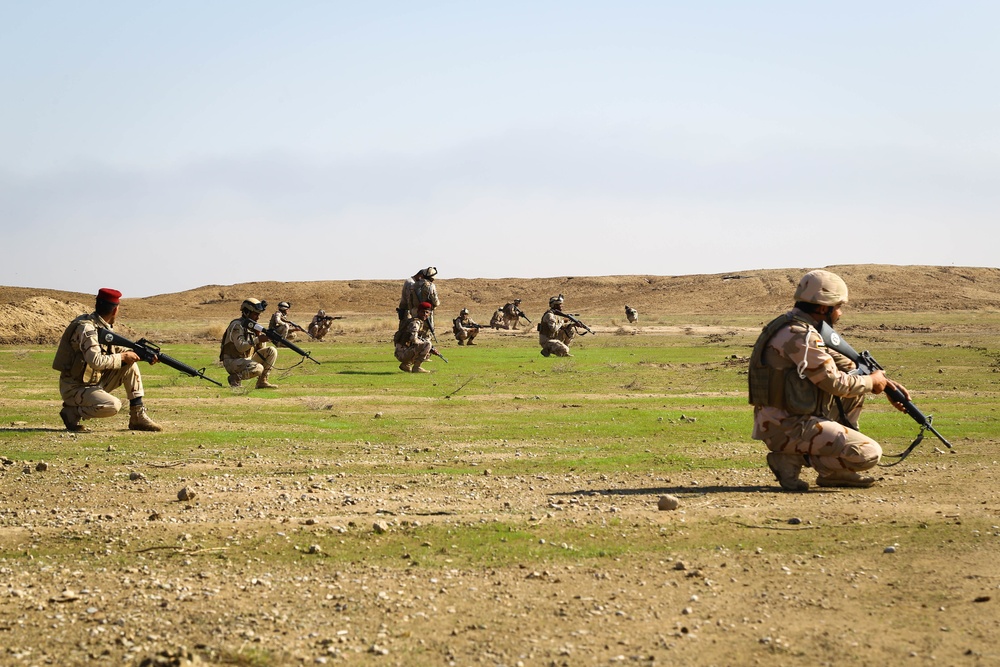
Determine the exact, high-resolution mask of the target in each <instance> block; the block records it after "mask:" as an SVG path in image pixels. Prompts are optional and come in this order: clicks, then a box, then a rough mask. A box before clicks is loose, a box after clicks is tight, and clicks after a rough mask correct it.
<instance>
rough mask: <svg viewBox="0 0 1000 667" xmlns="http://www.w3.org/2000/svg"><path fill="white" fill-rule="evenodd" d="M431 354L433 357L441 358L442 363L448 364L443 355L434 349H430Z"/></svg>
mask: <svg viewBox="0 0 1000 667" xmlns="http://www.w3.org/2000/svg"><path fill="white" fill-rule="evenodd" d="M431 354H433V355H434V356H435V357H441V361H443V362H444V363H448V360H447V359H445V358H444V355H443V354H441V353H440V352H438V351H437V348H436V347H432V348H431Z"/></svg>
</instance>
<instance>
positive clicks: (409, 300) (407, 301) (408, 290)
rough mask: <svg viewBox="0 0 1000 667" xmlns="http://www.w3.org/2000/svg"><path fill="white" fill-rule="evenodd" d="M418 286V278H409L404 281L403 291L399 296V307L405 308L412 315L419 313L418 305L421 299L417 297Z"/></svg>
mask: <svg viewBox="0 0 1000 667" xmlns="http://www.w3.org/2000/svg"><path fill="white" fill-rule="evenodd" d="M416 286H417V280H416V278H413V277H410V278H407V279H406V280H405V281H403V292H402V294H400V296H399V309H400V310H405V311H406V312H408V313H410V315H416V314H417V306H418V305H419V304H420V300H419V299H417V292H416Z"/></svg>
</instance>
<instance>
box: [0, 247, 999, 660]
mask: <svg viewBox="0 0 1000 667" xmlns="http://www.w3.org/2000/svg"><path fill="white" fill-rule="evenodd" d="M836 270H837V271H838V272H840V273H841V274H842V275H844V276H845V278H846V279H847V282H848V283H849V284H850V285H851V286H852V308H854V309H857V310H859V311H861V312H865V311H869V312H871V311H878V310H904V311H914V312H917V311H919V312H927V311H938V312H944V311H949V310H953V309H963V310H976V309H981V310H995V309H996V308H998V307H1000V271H998V270H997V269H980V268H954V267H885V266H860V267H837V268H836ZM801 273H802V270H799V269H790V270H787V271H750V272H741V273H740V274H734V275H715V276H683V277H637V276H625V277H610V278H561V279H547V280H539V281H531V280H521V279H512V280H510V281H499V280H497V281H493V280H489V281H487V280H462V279H453V280H441V281H439V291H440V292H441V295H442V299H443V300H444V301H445V302H446V303H448V304H456V308H455V309H456V311H457V309H458V308H459V307H461V305H465V304H475V307H473V306H472V305H470V306H469V307H470V308H471V309H473V312H474V315H475V316H476V317H477V319H479V320H480V321H483V320H486V321H488V314H489V312H490V311H491V310H492V309H493V308H495V307H496V306H497V305H501V304H502V303H504V302H506V301H508V300H511V299H513V298H514V297H519V298H521V299H522V300H523V303H522V306H523V307H524V308H525V310H526V312H528V313H529V314H532V315H534V314H535V313H536V312H537V313H540V312H541V311H542V310H544V308H545V302H546V301H547V298H548V296H549V295H551V294H555V293H560V292H561V293H563V294H565V295H566V296H567V301H568V303H569V304H570V305H569V309H571V310H572V311H574V312H581V313H584V314H588V315H589V317H591V318H592V319H594V320H595V321H600V322H602V323H606V324H607V325H608V326H613V324H612V320H611V318H617V317H620V316H619V315H618V312H620V311H621V310H622V309H623V306H624V304H625V303H628V304H629V305H632V306H634V307H636V308H638V309H639V311H640V317H643V314H644V313H655V314H657V316H660V315H662V316H667V317H671V316H676V315H679V314H699V315H714V314H718V316H719V318H720V320H721V321H725V318H726V315H727V314H750V313H757V312H761V311H763V312H773V311H776V310H780V309H781V308H783V307H784V306H785V305H787V303H788V300H789V296H790V293H791V291H792V290H793V289H794V283H795V281H796V280H797V279H798V276H799V275H800V274H801ZM399 282H401V281H385V282H378V281H372V282H350V281H349V282H323V283H288V284H278V283H269V284H254V285H238V286H225V287H218V286H210V287H204V288H200V289H198V290H192V291H190V292H184V293H181V294H174V295H161V296H156V297H150V298H146V299H135V300H127V301H126V302H125V306H124V307H123V311H124V312H127V313H128V316H129V322H130V324H131V325H133V326H135V328H137V329H139V330H142V327H143V322H145V321H150V322H153V321H155V322H160V321H163V320H166V319H169V318H170V317H177V318H188V319H190V318H192V317H194V318H197V317H202V316H204V317H205V318H206V320H212V319H220V318H222V319H224V318H228V317H230V316H232V315H233V314H234V313H235V312H236V311H237V310H238V306H239V302H240V301H241V300H242V298H244V296H247V295H259V296H262V297H264V298H267V299H268V300H269V301H271V300H273V301H274V302H277V301H278V300H280V299H286V300H290V301H292V302H293V307H294V308H293V315H294V314H295V313H296V312H298V313H309V314H311V313H312V312H314V311H315V309H316V308H318V307H325V308H326V309H327V310H328V312H333V313H337V314H343V313H347V314H352V315H375V314H379V315H381V314H384V313H385V312H386V311H388V312H389V313H390V314H391V312H392V309H393V308H394V306H395V300H396V299H398V289H399ZM855 286H856V287H855ZM901 286H905V289H903V288H901ZM95 287H99V286H95ZM91 299H92V297H89V296H88V295H86V294H78V293H59V292H47V291H45V290H26V289H24V288H0V329H2V330H4V331H7V332H8V333H7V334H6V336H7V338H5V339H4V340H3V341H2V342H4V343H7V344H11V343H14V344H42V343H48V342H54V341H55V339H57V338H58V335H59V333H61V330H62V328H63V327H64V326H65V324H66V322H67V321H68V320H69V319H71V318H72V317H73V316H75V315H76V314H79V313H81V312H85V311H88V310H90V308H89V307H87V306H83V305H82V304H90V302H91ZM4 304H6V305H4ZM460 304H461V305H460ZM479 312H481V313H482V315H480V314H479ZM302 319H307V318H306V317H305V315H303V316H302ZM640 321H642V320H640ZM137 323H138V324H137ZM669 326H682V325H674V324H671V325H669ZM659 328H661V329H663V330H667V329H668V328H669V327H668V325H659ZM653 330H659V329H658V328H657V327H655V326H651V328H650V329H649V331H653ZM11 332H13V333H11ZM161 403H164V402H161ZM168 407H169V406H168ZM17 428H19V426H18V425H16V424H4V425H0V442H3V441H7V440H9V439H10V438H12V437H15V435H14V433H13V431H15V430H16V429H17ZM133 435H135V436H136V437H141V435H139V434H129V433H127V432H126V433H125V435H124V436H122V437H130V436H133ZM51 436H52V438H76V437H80V438H85V437H92V436H88V435H81V436H74V435H71V434H67V433H65V432H63V431H61V430H57V429H52V433H51ZM725 446H731V447H749V445H748V444H747V443H746V442H745V441H742V442H733V443H725ZM108 447H110V445H109V446H107V447H105V445H104V444H103V443H101V445H100V448H99V449H95V451H94V455H93V456H91V457H88V458H87V460H68V461H63V462H60V464H59V465H54V466H51V467H49V468H48V469H45V470H38V469H36V468H35V467H33V464H30V465H29V464H28V463H26V462H21V461H17V462H15V461H12V460H10V459H7V458H3V460H2V464H3V465H2V467H0V470H2V472H0V531H2V533H0V534H2V536H3V545H4V546H5V547H7V548H14V549H16V550H17V551H30V552H34V551H36V550H38V548H39V546H40V545H43V546H44V547H45V548H50V549H55V550H56V551H57V553H55V554H53V555H52V556H51V557H46V556H45V555H44V554H39V555H38V556H37V557H33V558H32V559H31V560H29V561H28V562H27V563H25V561H24V560H23V559H10V560H8V559H2V558H0V665H18V666H22V665H25V666H27V665H84V664H88V665H89V664H93V665H105V664H127V665H128V664H133V665H188V664H205V663H213V664H219V663H221V664H239V665H286V664H287V665H300V664H309V665H311V664H347V665H350V664H365V665H503V666H514V665H545V666H549V665H557V666H574V665H666V664H678V665H720V666H722V665H768V666H772V665H886V664H904V665H977V666H978V665H998V664H1000V642H998V641H997V639H996V637H997V635H998V631H1000V611H998V610H997V604H998V603H1000V558H998V556H1000V497H998V491H997V485H996V482H995V480H996V477H997V472H998V470H997V465H998V464H997V461H996V460H994V457H995V452H994V451H993V450H992V443H978V444H976V443H972V444H969V445H966V446H965V447H964V448H963V451H962V454H961V457H962V458H959V456H958V455H953V454H947V453H945V452H942V451H940V450H939V449H937V448H935V447H934V445H933V444H932V445H926V444H925V445H924V449H923V450H922V451H921V455H920V456H919V457H913V458H911V460H909V461H908V462H907V464H906V465H905V466H900V467H899V468H891V469H884V470H882V471H881V475H882V479H881V481H880V483H879V484H877V485H876V486H875V487H873V488H871V489H864V490H849V491H845V490H836V489H814V490H812V491H811V492H810V493H807V494H787V493H783V492H781V491H780V490H779V489H778V487H777V486H776V485H775V484H774V481H773V479H772V478H771V476H770V474H769V473H768V472H767V471H766V469H764V468H759V469H731V470H706V471H697V470H694V471H689V472H683V473H676V474H673V473H672V474H670V475H666V474H663V473H661V472H658V471H655V470H651V471H642V472H632V471H620V472H617V473H614V474H578V473H575V472H573V471H568V472H567V473H566V474H559V475H531V476H520V475H519V476H499V475H492V474H489V471H488V469H485V468H484V474H483V475H481V476H476V477H472V478H470V477H469V476H454V475H423V476H421V477H420V479H419V480H418V479H415V478H414V477H412V476H408V475H405V474H400V475H374V474H373V475H365V474H359V475H356V474H352V475H349V476H345V475H342V474H338V473H336V472H335V471H336V464H337V462H336V461H312V462H309V467H312V468H314V469H329V470H331V471H333V472H330V473H328V474H316V473H309V472H305V471H304V470H302V469H297V468H295V467H294V466H289V465H288V462H285V461H273V460H267V459H259V458H258V459H247V460H245V461H244V460H241V461H238V462H237V461H233V460H223V461H212V460H209V459H207V458H206V459H191V460H186V461H183V462H178V464H177V465H176V466H171V467H169V468H158V467H156V466H153V465H148V464H143V463H142V461H141V458H139V459H138V460H137V461H136V462H135V464H134V465H129V466H125V467H122V466H112V465H109V464H107V463H106V461H105V458H104V457H102V456H101V452H102V451H106V450H107V448H108ZM455 453H456V454H457V452H455ZM512 455H513V454H512ZM447 456H448V452H444V453H442V458H445V459H447ZM963 459H964V460H965V461H972V462H971V463H970V462H963ZM303 467H305V466H303ZM237 468H239V470H238V471H237ZM276 471H281V474H277V472H276ZM237 472H238V473H239V474H238V475H237V474H235V473H237ZM230 473H232V474H230ZM181 485H184V486H185V487H186V488H189V489H190V490H191V491H193V492H194V494H195V495H194V497H193V498H192V499H190V500H188V501H180V500H173V498H175V497H176V495H177V492H178V488H179V486H181ZM665 494H669V495H673V496H675V497H677V498H678V499H679V501H680V506H679V507H678V508H677V509H676V510H673V511H660V510H658V509H657V502H658V499H659V498H660V497H661V496H663V495H665ZM493 524H503V525H511V526H515V527H517V529H518V530H519V531H522V532H524V533H527V534H530V535H531V536H532V540H534V541H535V542H536V543H537V545H538V547H537V548H540V549H550V550H551V551H552V552H553V554H555V555H554V556H553V557H552V558H551V559H549V558H536V559H534V560H531V561H529V562H527V563H525V564H519V565H515V566H511V565H503V566H497V567H489V566H485V567H484V566H478V567H470V566H467V565H465V564H464V562H463V559H462V557H461V554H460V553H456V552H455V550H454V547H453V546H452V545H451V544H449V543H448V541H447V539H446V535H447V531H446V530H444V531H442V530H436V531H430V529H432V528H433V529H438V528H443V529H447V528H448V527H450V526H453V527H456V528H462V529H469V528H471V527H476V526H490V525H493ZM609 526H611V527H613V528H614V530H615V531H618V532H619V534H620V536H621V540H622V542H623V543H626V544H629V543H631V544H636V543H643V544H646V543H649V542H653V543H655V544H656V545H657V548H656V549H655V550H654V551H653V553H655V554H656V555H655V556H653V557H650V555H649V553H650V550H647V549H643V550H639V549H637V550H636V551H635V553H632V552H630V551H628V550H626V551H625V552H624V553H623V554H622V555H621V556H620V557H617V558H616V559H615V560H613V561H612V560H610V559H575V558H573V557H572V552H573V551H574V549H576V548H578V547H577V545H575V544H573V543H572V542H571V541H568V540H567V538H565V537H564V536H565V535H567V534H573V533H574V532H576V533H578V534H579V535H581V536H585V535H587V534H588V533H589V532H597V531H606V530H608V529H609ZM429 533H432V534H434V535H437V536H438V537H437V538H435V540H434V541H431V540H429V539H427V538H426V534H429ZM552 535H558V536H560V537H558V538H555V539H553V538H552ZM389 538H392V539H396V540H398V541H400V543H401V544H404V545H405V546H406V547H407V548H406V549H405V552H403V553H401V554H400V555H399V559H398V564H395V565H392V566H386V565H384V562H383V561H377V562H373V563H371V564H369V563H368V562H366V558H365V556H364V553H363V552H362V554H361V555H360V557H358V558H357V559H356V560H355V561H354V562H345V561H343V560H342V559H339V558H336V557H335V556H336V555H337V549H338V545H340V544H341V543H340V540H341V539H343V540H345V542H346V541H349V542H350V543H351V544H352V545H355V546H357V545H358V544H361V545H368V547H367V548H373V549H377V548H378V545H379V543H380V540H385V539H389ZM151 545H152V546H151ZM277 549H286V550H287V551H289V552H290V553H292V554H293V555H292V556H290V557H288V558H287V559H280V558H274V557H273V556H268V557H257V556H256V555H255V552H256V551H257V550H261V551H262V552H267V553H273V552H274V550H277ZM567 553H568V554H570V555H569V556H567ZM452 561H454V563H453V565H449V563H452ZM424 562H435V563H445V565H444V566H443V567H435V568H425V567H420V564H421V563H424ZM538 562H544V563H545V565H544V566H540V565H538ZM380 563H382V564H380ZM581 563H582V564H581ZM588 563H602V564H601V565H593V564H588Z"/></svg>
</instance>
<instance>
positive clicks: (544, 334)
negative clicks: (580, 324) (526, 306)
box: [538, 309, 576, 357]
mask: <svg viewBox="0 0 1000 667" xmlns="http://www.w3.org/2000/svg"><path fill="white" fill-rule="evenodd" d="M574 336H576V327H575V326H573V323H572V322H570V321H569V320H567V319H566V318H564V317H560V316H559V315H556V313H555V311H554V310H552V309H549V310H547V311H545V314H544V315H542V319H541V321H539V323H538V344H539V345H541V346H542V354H543V355H544V356H549V355H551V354H554V355H555V356H557V357H568V356H570V353H569V346H570V343H572V342H573V337H574ZM546 352H547V353H548V354H546Z"/></svg>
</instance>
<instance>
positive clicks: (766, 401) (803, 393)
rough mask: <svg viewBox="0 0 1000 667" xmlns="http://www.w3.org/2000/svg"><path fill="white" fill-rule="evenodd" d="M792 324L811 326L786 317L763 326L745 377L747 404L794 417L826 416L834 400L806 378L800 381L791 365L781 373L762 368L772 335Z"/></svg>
mask: <svg viewBox="0 0 1000 667" xmlns="http://www.w3.org/2000/svg"><path fill="white" fill-rule="evenodd" d="M793 322H799V323H800V324H804V325H806V326H813V323H812V321H811V320H809V319H807V318H804V317H802V316H800V315H794V314H791V313H785V314H784V315H781V316H779V317H777V318H775V319H774V320H772V321H771V322H770V323H769V324H768V325H767V326H765V327H764V329H763V330H762V331H761V333H760V336H759V337H758V338H757V342H756V343H754V346H753V352H752V353H751V354H750V371H749V373H748V374H747V379H748V383H749V389H750V403H751V404H752V405H758V406H765V405H766V406H771V407H775V408H778V409H781V410H784V411H786V412H789V413H791V414H793V415H816V416H820V417H822V416H825V415H828V414H829V413H830V410H831V408H832V406H833V396H831V395H830V394H827V393H826V392H823V391H821V390H820V388H819V387H817V386H816V385H815V384H813V383H812V382H811V381H810V380H809V379H808V378H803V377H799V371H798V369H797V368H796V367H795V365H794V364H793V365H791V366H790V367H788V368H784V369H778V368H773V367H771V366H768V365H765V364H764V352H765V351H766V350H767V344H768V342H769V341H770V340H771V338H772V337H774V334H776V333H778V331H780V330H781V329H783V328H784V327H786V326H788V325H790V324H792V323H793Z"/></svg>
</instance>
